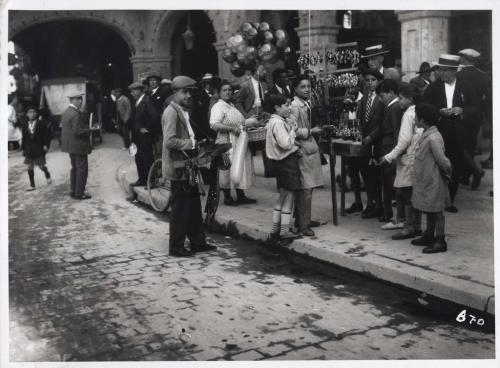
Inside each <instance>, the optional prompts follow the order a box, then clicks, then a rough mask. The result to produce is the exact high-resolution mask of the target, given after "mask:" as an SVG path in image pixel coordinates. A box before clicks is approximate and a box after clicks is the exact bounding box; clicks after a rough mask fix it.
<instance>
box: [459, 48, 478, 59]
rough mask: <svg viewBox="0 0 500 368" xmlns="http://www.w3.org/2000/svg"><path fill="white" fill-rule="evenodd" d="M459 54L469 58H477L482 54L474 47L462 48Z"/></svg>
mask: <svg viewBox="0 0 500 368" xmlns="http://www.w3.org/2000/svg"><path fill="white" fill-rule="evenodd" d="M458 55H460V56H462V57H464V58H466V59H467V60H475V59H477V58H478V57H479V56H481V54H480V53H479V52H478V51H476V50H474V49H463V50H460V51H459V52H458Z"/></svg>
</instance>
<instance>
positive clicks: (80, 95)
mask: <svg viewBox="0 0 500 368" xmlns="http://www.w3.org/2000/svg"><path fill="white" fill-rule="evenodd" d="M83 96H85V93H78V92H75V93H72V94H70V95H69V96H68V98H69V99H70V100H71V99H72V98H83Z"/></svg>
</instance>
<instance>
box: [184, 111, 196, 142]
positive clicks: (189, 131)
mask: <svg viewBox="0 0 500 368" xmlns="http://www.w3.org/2000/svg"><path fill="white" fill-rule="evenodd" d="M181 110H182V113H183V114H184V118H185V119H186V124H187V128H188V133H189V139H191V143H193V148H194V147H195V146H196V140H195V139H194V132H193V128H191V123H190V122H189V112H187V111H186V110H184V109H183V108H182V106H181Z"/></svg>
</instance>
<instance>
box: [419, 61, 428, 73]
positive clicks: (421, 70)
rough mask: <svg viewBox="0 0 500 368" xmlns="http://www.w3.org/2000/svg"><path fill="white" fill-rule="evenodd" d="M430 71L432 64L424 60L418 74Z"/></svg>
mask: <svg viewBox="0 0 500 368" xmlns="http://www.w3.org/2000/svg"><path fill="white" fill-rule="evenodd" d="M430 72H431V66H430V65H429V63H428V62H427V61H424V62H423V63H422V64H420V68H419V69H418V72H417V74H425V73H430Z"/></svg>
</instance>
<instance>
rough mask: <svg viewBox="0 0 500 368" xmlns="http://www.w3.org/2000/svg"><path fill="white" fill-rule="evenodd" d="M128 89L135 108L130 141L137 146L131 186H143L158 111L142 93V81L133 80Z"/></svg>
mask: <svg viewBox="0 0 500 368" xmlns="http://www.w3.org/2000/svg"><path fill="white" fill-rule="evenodd" d="M128 89H129V90H130V94H131V95H132V97H133V98H134V99H135V109H134V111H133V115H132V126H133V130H132V141H133V142H134V143H135V145H136V146H137V153H136V155H135V164H136V167H137V174H138V176H139V178H138V179H137V181H136V182H135V183H133V184H132V186H145V185H146V184H147V181H148V174H149V169H150V168H151V165H152V164H153V161H154V156H153V144H154V137H153V132H154V131H155V124H156V122H157V120H158V113H157V110H156V108H155V107H154V105H153V103H152V102H151V101H150V100H149V97H148V96H146V94H145V93H144V86H143V84H142V83H139V82H134V83H132V84H131V85H130V86H129V87H128Z"/></svg>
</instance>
